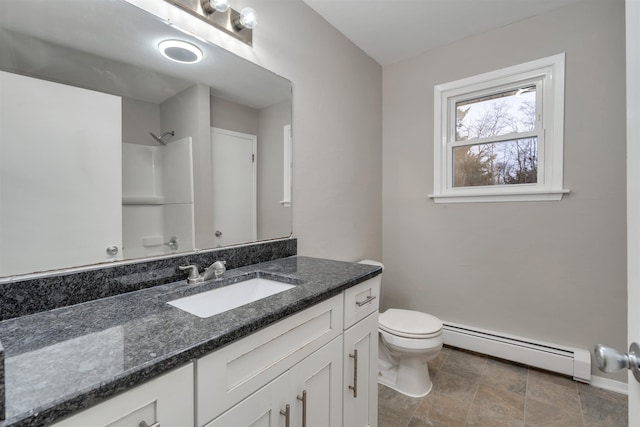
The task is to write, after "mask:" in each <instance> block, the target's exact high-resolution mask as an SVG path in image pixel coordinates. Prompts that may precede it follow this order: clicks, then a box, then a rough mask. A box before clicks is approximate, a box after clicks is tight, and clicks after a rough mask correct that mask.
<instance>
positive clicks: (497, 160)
mask: <svg viewBox="0 0 640 427" xmlns="http://www.w3.org/2000/svg"><path fill="white" fill-rule="evenodd" d="M535 127H536V87H535V86H525V87H521V88H519V89H514V90H509V91H505V92H500V93H496V94H492V95H488V96H483V97H481V98H475V99H471V100H466V101H461V102H457V103H456V127H455V133H456V134H455V141H456V142H457V143H458V144H459V143H460V142H466V141H468V142H469V144H468V145H466V144H464V145H456V146H455V147H453V186H454V187H470V186H486V185H509V184H529V183H536V182H537V179H538V138H537V137H535V136H534V137H531V136H530V135H528V136H529V137H519V135H518V134H520V133H524V132H530V131H533V130H535ZM502 136H504V138H500V137H502Z"/></svg>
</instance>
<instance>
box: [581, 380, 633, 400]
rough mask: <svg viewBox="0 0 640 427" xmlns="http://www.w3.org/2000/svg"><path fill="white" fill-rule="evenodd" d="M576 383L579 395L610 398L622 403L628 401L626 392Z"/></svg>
mask: <svg viewBox="0 0 640 427" xmlns="http://www.w3.org/2000/svg"><path fill="white" fill-rule="evenodd" d="M576 385H577V387H578V394H579V395H583V394H587V395H593V396H598V397H601V398H603V399H608V400H612V401H614V402H617V403H620V404H622V405H627V403H628V401H629V397H628V396H627V395H626V394H622V393H615V392H613V391H608V390H604V389H602V388H598V387H593V386H590V385H588V384H583V383H576Z"/></svg>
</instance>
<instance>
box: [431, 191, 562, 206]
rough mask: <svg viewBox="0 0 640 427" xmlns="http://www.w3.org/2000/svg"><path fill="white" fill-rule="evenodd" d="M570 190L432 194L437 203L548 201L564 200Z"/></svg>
mask: <svg viewBox="0 0 640 427" xmlns="http://www.w3.org/2000/svg"><path fill="white" fill-rule="evenodd" d="M568 193H569V190H567V189H564V188H562V189H559V190H533V191H518V192H476V191H465V192H456V193H450V194H430V195H429V198H430V199H433V201H434V202H435V203H496V202H548V201H558V200H562V196H563V195H565V194H568Z"/></svg>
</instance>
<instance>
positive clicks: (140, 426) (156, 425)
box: [138, 421, 160, 427]
mask: <svg viewBox="0 0 640 427" xmlns="http://www.w3.org/2000/svg"><path fill="white" fill-rule="evenodd" d="M138 427H160V423H153V424H151V425H149V424H147V422H146V421H140V424H138Z"/></svg>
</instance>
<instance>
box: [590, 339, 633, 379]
mask: <svg viewBox="0 0 640 427" xmlns="http://www.w3.org/2000/svg"><path fill="white" fill-rule="evenodd" d="M594 353H595V356H596V366H597V367H598V369H600V370H601V371H602V372H615V371H619V370H620V369H631V372H633V376H634V377H635V378H636V380H637V381H638V382H640V346H639V345H638V343H635V342H634V343H632V344H631V345H630V346H629V352H628V353H623V352H621V351H618V350H616V349H615V348H611V347H607V346H604V345H602V344H598V345H596V347H595V349H594Z"/></svg>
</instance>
